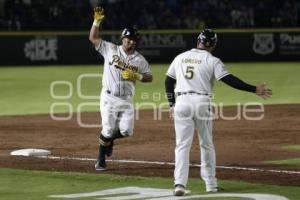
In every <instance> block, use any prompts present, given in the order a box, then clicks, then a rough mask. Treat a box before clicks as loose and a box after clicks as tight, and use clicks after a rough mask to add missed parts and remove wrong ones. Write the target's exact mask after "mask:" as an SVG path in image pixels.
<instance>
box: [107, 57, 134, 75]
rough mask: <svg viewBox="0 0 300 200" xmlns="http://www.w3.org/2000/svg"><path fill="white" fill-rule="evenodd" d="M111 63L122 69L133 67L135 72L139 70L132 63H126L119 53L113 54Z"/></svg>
mask: <svg viewBox="0 0 300 200" xmlns="http://www.w3.org/2000/svg"><path fill="white" fill-rule="evenodd" d="M109 65H114V66H115V67H116V68H118V69H121V70H125V69H131V70H133V71H134V72H137V71H138V67H137V66H134V65H130V64H127V63H125V62H124V61H123V60H122V59H121V58H120V56H118V55H113V56H112V61H111V62H109Z"/></svg>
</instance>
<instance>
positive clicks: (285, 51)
mask: <svg viewBox="0 0 300 200" xmlns="http://www.w3.org/2000/svg"><path fill="white" fill-rule="evenodd" d="M217 33H218V44H217V47H216V49H215V51H214V53H213V54H214V55H215V56H217V57H219V58H221V59H222V60H223V61H224V62H227V61H230V62H235V61H236V62H256V61H299V58H300V32H297V31H295V32H291V31H290V32H284V31H283V32H253V31H252V32H217ZM198 34H199V33H197V32H195V33H186V32H183V33H180V32H172V31H169V32H161V33H155V32H153V33H146V34H142V37H141V40H140V43H139V48H138V51H139V52H140V53H141V54H142V55H144V56H145V57H146V59H147V60H148V61H149V62H150V63H171V62H172V60H173V59H174V57H175V56H176V55H178V54H179V53H181V52H184V51H187V50H189V49H191V48H195V47H196V45H197V36H198ZM103 39H105V40H107V41H111V42H113V43H117V44H120V39H119V35H118V34H104V36H103ZM0 43H1V48H2V51H3V53H2V54H0V66H7V65H60V64H62V65H76V64H102V63H103V58H102V56H100V55H99V54H98V53H97V52H96V51H95V50H94V47H93V46H92V45H91V43H90V42H89V40H88V33H86V34H70V35H68V34H55V33H51V32H49V34H47V33H43V34H41V33H32V35H29V34H24V35H22V34H18V35H10V34H9V33H8V34H6V35H5V34H1V35H0Z"/></svg>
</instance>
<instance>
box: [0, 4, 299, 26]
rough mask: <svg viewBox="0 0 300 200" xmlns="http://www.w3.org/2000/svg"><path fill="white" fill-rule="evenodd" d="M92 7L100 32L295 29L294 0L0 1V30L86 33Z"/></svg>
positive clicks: (297, 16)
mask: <svg viewBox="0 0 300 200" xmlns="http://www.w3.org/2000/svg"><path fill="white" fill-rule="evenodd" d="M96 5H101V6H103V7H104V8H105V12H106V19H105V21H104V23H103V25H102V28H103V29H105V30H119V29H121V28H123V27H124V26H127V25H136V26H137V27H138V28H139V29H199V28H203V27H213V28H287V27H288V28H292V27H300V20H299V19H300V0H263V1H261V0H251V1H243V0H201V1H197V0H155V1H153V0H102V1H99V0H89V1H87V0H0V30H2V31H20V30H21V31H34V30H45V31H52V30H54V31H59V30H67V31H73V30H74V31H83V30H84V31H86V30H88V29H89V28H90V26H91V23H92V18H93V12H92V9H93V7H94V6H96Z"/></svg>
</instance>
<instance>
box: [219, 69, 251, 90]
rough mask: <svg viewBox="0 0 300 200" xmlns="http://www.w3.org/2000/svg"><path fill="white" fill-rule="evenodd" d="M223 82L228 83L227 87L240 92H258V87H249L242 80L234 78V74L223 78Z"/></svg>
mask: <svg viewBox="0 0 300 200" xmlns="http://www.w3.org/2000/svg"><path fill="white" fill-rule="evenodd" d="M221 81H223V82H224V83H226V84H227V85H229V86H231V87H233V88H236V89H239V90H244V91H247V92H253V93H255V92H256V87H255V86H253V85H249V84H248V83H245V82H244V81H242V80H241V79H239V78H237V77H235V76H233V75H232V74H228V75H227V76H225V77H223V78H221Z"/></svg>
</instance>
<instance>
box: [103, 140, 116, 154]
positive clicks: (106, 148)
mask: <svg viewBox="0 0 300 200" xmlns="http://www.w3.org/2000/svg"><path fill="white" fill-rule="evenodd" d="M113 146H114V142H113V141H111V142H110V145H108V146H106V147H105V155H106V156H108V157H110V156H112V153H113Z"/></svg>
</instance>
